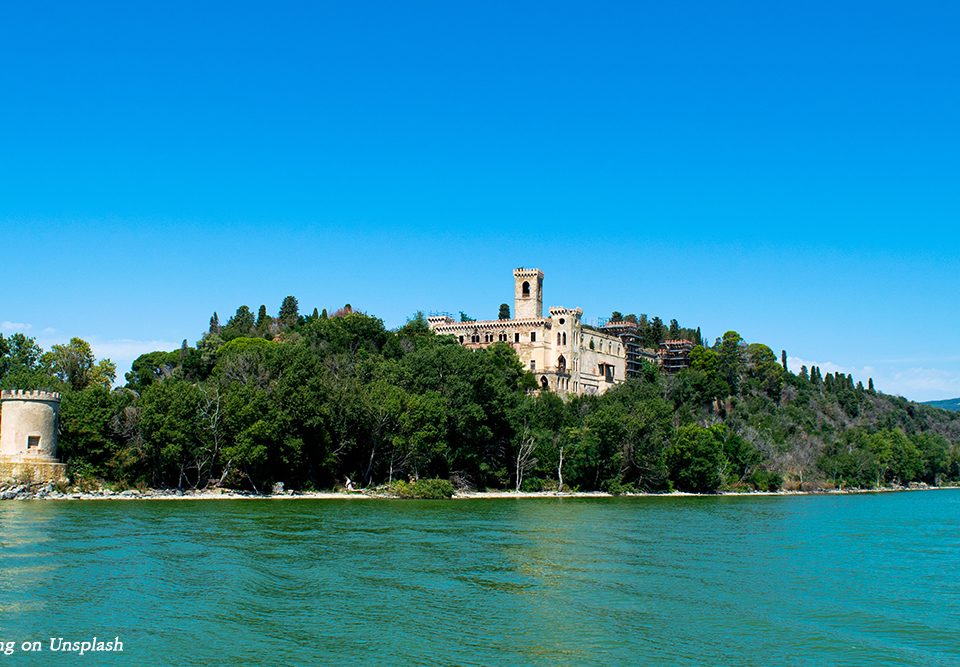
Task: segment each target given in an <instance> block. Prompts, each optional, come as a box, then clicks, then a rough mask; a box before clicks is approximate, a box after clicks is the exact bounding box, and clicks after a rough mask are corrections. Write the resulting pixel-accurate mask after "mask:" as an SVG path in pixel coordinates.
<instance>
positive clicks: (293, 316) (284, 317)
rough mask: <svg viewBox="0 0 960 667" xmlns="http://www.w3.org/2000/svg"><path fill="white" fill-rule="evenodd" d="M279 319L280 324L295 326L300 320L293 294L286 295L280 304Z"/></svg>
mask: <svg viewBox="0 0 960 667" xmlns="http://www.w3.org/2000/svg"><path fill="white" fill-rule="evenodd" d="M278 317H279V320H280V322H281V324H283V326H285V327H288V328H289V327H292V326H296V325H297V323H298V322H299V321H300V305H299V304H298V303H297V298H296V297H294V296H287V297H285V298H284V299H283V303H282V304H280V314H279V316H278Z"/></svg>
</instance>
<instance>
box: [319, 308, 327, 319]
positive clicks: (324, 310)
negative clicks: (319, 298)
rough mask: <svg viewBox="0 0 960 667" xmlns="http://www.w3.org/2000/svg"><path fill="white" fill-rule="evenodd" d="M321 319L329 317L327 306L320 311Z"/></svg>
mask: <svg viewBox="0 0 960 667" xmlns="http://www.w3.org/2000/svg"><path fill="white" fill-rule="evenodd" d="M320 319H321V320H325V319H327V309H326V308H324V309H323V310H322V311H321V312H320Z"/></svg>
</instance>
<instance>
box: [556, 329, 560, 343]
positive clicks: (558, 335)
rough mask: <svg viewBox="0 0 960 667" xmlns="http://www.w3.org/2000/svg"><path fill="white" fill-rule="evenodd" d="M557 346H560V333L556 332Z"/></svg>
mask: <svg viewBox="0 0 960 667" xmlns="http://www.w3.org/2000/svg"><path fill="white" fill-rule="evenodd" d="M559 344H560V332H559V331H558V332H557V345H559Z"/></svg>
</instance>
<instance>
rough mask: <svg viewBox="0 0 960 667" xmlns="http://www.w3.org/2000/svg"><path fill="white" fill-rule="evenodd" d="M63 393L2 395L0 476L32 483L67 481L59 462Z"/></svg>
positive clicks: (19, 391)
mask: <svg viewBox="0 0 960 667" xmlns="http://www.w3.org/2000/svg"><path fill="white" fill-rule="evenodd" d="M59 416H60V394H58V393H56V392H48V391H21V390H5V391H3V392H2V393H0V476H3V477H4V478H11V477H24V476H25V477H29V478H31V479H32V481H37V482H40V481H54V480H60V479H64V478H65V474H64V465H63V464H62V463H59V462H58V461H57V421H58V419H59Z"/></svg>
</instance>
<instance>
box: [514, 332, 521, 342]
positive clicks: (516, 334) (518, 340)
mask: <svg viewBox="0 0 960 667" xmlns="http://www.w3.org/2000/svg"><path fill="white" fill-rule="evenodd" d="M513 342H514V343H519V342H520V333H519V332H517V333H515V334H513Z"/></svg>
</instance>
